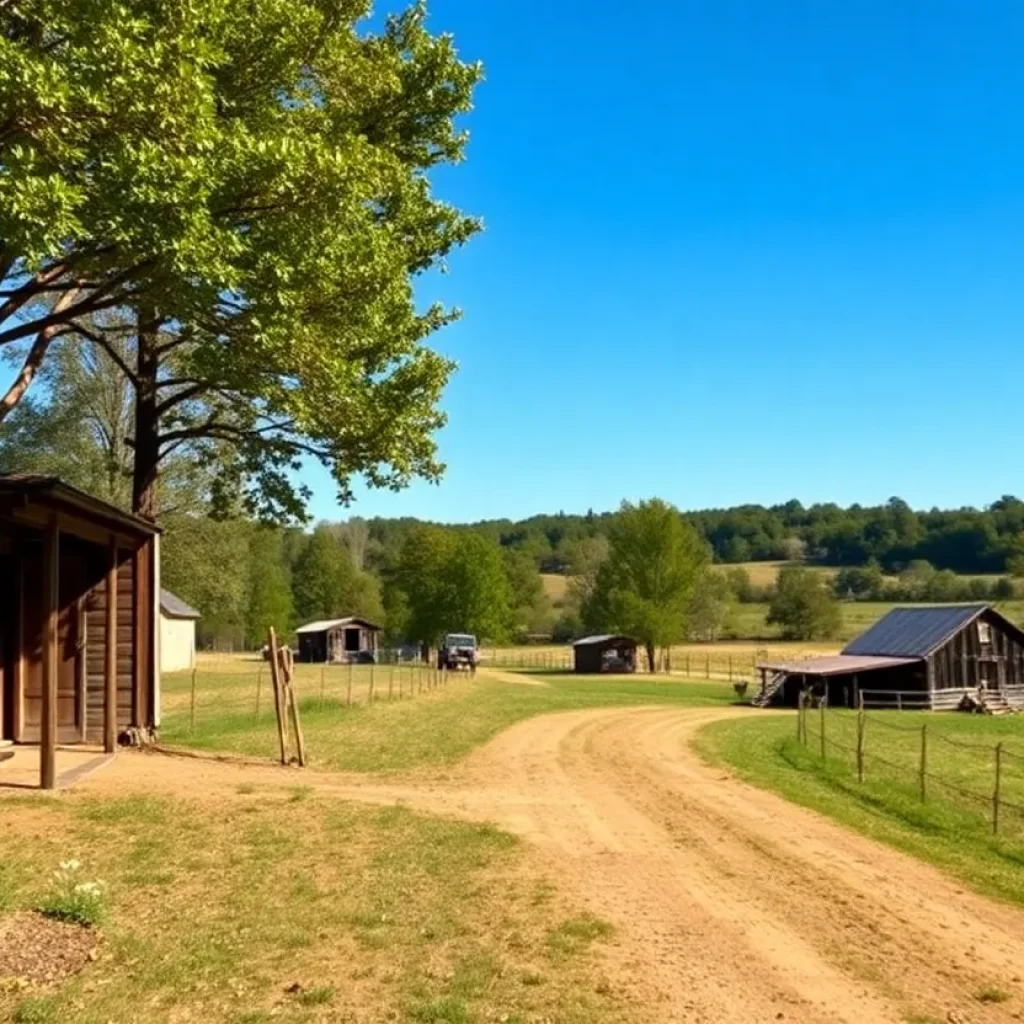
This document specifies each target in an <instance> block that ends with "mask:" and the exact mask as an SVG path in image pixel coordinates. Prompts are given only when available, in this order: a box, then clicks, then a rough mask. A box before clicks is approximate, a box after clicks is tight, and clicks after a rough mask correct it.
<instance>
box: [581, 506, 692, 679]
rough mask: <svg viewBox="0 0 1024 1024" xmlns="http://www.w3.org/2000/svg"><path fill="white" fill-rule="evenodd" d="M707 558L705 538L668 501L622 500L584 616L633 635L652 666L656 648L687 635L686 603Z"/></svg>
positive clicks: (590, 624) (595, 624) (589, 622)
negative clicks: (634, 501) (637, 501)
mask: <svg viewBox="0 0 1024 1024" xmlns="http://www.w3.org/2000/svg"><path fill="white" fill-rule="evenodd" d="M709 562H710V552H709V549H708V546H707V544H706V543H705V542H704V540H703V539H702V538H701V536H700V534H699V533H698V532H697V530H696V529H695V528H694V527H693V526H692V525H691V524H690V523H688V522H686V521H684V519H683V518H682V516H680V514H679V512H678V510H677V509H675V508H674V507H673V506H672V505H669V504H668V503H667V502H664V501H661V500H660V499H658V498H653V499H651V500H650V501H642V502H640V503H639V504H637V505H631V504H629V503H628V502H624V503H623V505H622V507H621V509H620V510H619V513H618V515H617V516H616V517H615V519H614V521H613V522H612V523H611V525H610V527H609V550H608V557H607V559H606V560H605V561H604V562H603V563H602V565H601V567H600V569H599V570H598V572H597V580H596V585H595V587H594V591H593V593H592V594H591V595H590V598H589V599H588V601H587V604H586V606H585V607H584V616H583V617H584V622H585V624H586V625H587V627H588V628H590V629H596V630H608V631H615V632H621V633H626V634H629V635H631V636H633V637H635V638H636V640H637V641H639V642H640V643H641V644H643V646H644V648H645V650H646V651H647V661H648V666H649V667H650V670H651V671H652V672H653V671H654V656H655V651H656V649H657V648H658V647H664V646H668V645H670V644H672V643H675V642H676V641H678V640H681V639H682V638H683V637H684V636H685V635H686V624H687V615H688V612H689V609H690V604H691V602H692V600H693V595H694V592H695V591H696V588H697V584H698V582H699V581H700V579H701V576H702V574H703V572H704V570H705V568H706V566H707V565H708V563H709Z"/></svg>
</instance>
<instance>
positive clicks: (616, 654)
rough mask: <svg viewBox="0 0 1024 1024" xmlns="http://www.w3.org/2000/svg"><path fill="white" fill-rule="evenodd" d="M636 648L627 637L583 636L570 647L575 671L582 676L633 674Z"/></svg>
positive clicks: (634, 643)
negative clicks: (614, 673)
mask: <svg viewBox="0 0 1024 1024" xmlns="http://www.w3.org/2000/svg"><path fill="white" fill-rule="evenodd" d="M636 646H637V644H636V641H635V640H634V639H633V638H632V637H628V636H616V635H614V634H602V635H600V636H585V637H583V639H582V640H577V641H576V642H575V643H574V644H573V645H572V650H573V664H574V667H575V671H576V672H577V673H578V674H582V675H603V674H606V673H613V672H616V673H630V672H635V671H636Z"/></svg>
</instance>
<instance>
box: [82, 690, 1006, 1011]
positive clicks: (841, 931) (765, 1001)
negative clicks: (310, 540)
mask: <svg viewBox="0 0 1024 1024" xmlns="http://www.w3.org/2000/svg"><path fill="white" fill-rule="evenodd" d="M736 713H737V712H736V711H731V710H725V711H723V710H720V709H715V710H694V709H676V710H662V709H640V710H619V709H614V710H599V711H583V712H572V713H567V714H558V715H549V716H546V717H543V718H537V719H532V720H530V721H528V722H524V723H522V724H520V725H517V726H515V727H513V728H512V729H510V730H508V731H507V732H505V733H503V734H502V735H501V736H499V737H498V738H497V739H495V740H494V741H493V742H491V743H490V744H489V745H488V746H487V747H485V748H483V749H482V750H480V751H479V752H477V753H476V754H474V755H473V756H472V757H471V758H469V759H468V760H467V762H466V763H465V764H464V765H463V766H462V767H461V768H460V769H459V770H457V771H456V772H454V773H449V774H448V776H447V778H446V779H445V781H444V782H443V783H442V782H431V781H430V780H429V779H421V780H418V781H417V780H410V782H409V783H408V784H405V783H402V784H394V785H392V784H374V783H367V782H364V781H362V780H358V779H353V778H351V777H344V776H337V775H326V774H319V775H307V774H303V775H301V776H297V775H295V774H289V775H287V776H284V774H283V773H282V772H280V771H273V770H270V769H250V768H240V767H237V766H232V765H218V764H213V765H211V764H209V763H206V762H194V761H167V760H166V759H156V758H153V759H151V760H152V761H153V762H154V763H156V762H157V761H159V762H160V767H159V769H158V770H155V771H153V772H147V773H146V774H148V775H149V776H150V779H149V783H148V784H147V788H165V787H166V788H169V789H175V790H177V789H180V788H181V787H186V788H187V789H188V790H189V791H190V792H191V793H195V792H196V791H197V789H198V790H204V789H205V790H206V791H207V792H216V791H220V792H222V793H229V792H232V791H233V789H234V787H236V786H237V785H238V783H240V782H241V781H242V780H245V781H249V782H252V781H261V782H262V781H264V780H265V781H267V784H271V785H277V784H286V783H287V784H293V785H294V784H296V783H300V782H301V783H302V784H304V785H311V786H315V787H316V788H318V789H321V790H323V791H324V792H325V793H332V794H337V795H339V796H345V797H349V798H355V799H360V800H370V801H375V802H376V801H400V802H405V803H408V804H410V805H411V806H414V807H417V808H421V809H424V810H429V811H434V812H441V813H447V814H454V815H458V816H460V817H468V818H474V819H488V820H491V821H494V822H496V823H498V824H500V825H501V826H503V827H505V828H507V829H509V830H511V831H514V832H516V833H518V834H520V835H522V836H524V837H525V838H526V839H528V840H529V841H530V842H531V843H533V844H534V845H535V846H536V847H537V849H538V851H539V852H540V853H541V855H542V858H543V860H544V862H545V864H546V869H547V871H548V873H549V875H550V877H551V878H552V879H554V880H557V881H558V882H559V885H560V888H563V889H565V890H566V891H568V893H569V894H570V895H572V896H574V897H575V899H576V901H577V902H578V904H580V905H581V906H583V907H585V908H587V909H589V910H590V911H592V912H593V913H595V914H598V915H600V916H601V917H604V918H606V919H608V920H610V921H611V922H613V923H614V925H615V928H616V932H615V939H614V941H613V943H612V945H611V947H610V948H608V949H607V951H606V958H607V964H606V972H607V974H608V976H609V978H610V979H611V982H612V985H613V987H615V988H616V989H617V990H618V991H619V992H620V993H621V994H622V995H623V996H624V998H625V999H626V1001H627V1004H628V1005H629V1006H630V1007H631V1019H634V1020H637V1021H645V1022H648V1021H650V1022H673V1024H674V1022H689V1024H733V1022H735V1024H760V1022H768V1021H789V1022H797V1024H826V1022H827V1024H838V1022H842V1024H876V1022H877V1024H883V1022H884V1024H908V1022H916V1024H938V1022H943V1024H947V1022H948V1024H982V1022H989V1021H992V1022H995V1021H1011V1020H1020V1019H1024V1012H1022V1010H1021V1006H1022V1003H1024V980H1022V976H1024V913H1021V912H1019V911H1017V910H1014V909H1011V908H1007V907H1003V906H1000V905H998V904H995V903H993V902H990V901H988V900H985V899H983V898H982V897H979V896H976V895H974V894H972V893H970V892H966V891H965V890H964V889H963V888H962V887H961V886H960V885H958V884H957V883H956V882H954V881H951V880H950V879H948V878H947V877H946V876H944V875H942V874H941V873H940V872H938V871H935V870H933V869H932V868H929V867H927V866H925V865H923V864H921V863H920V862H918V861H916V860H914V859H913V858H910V857H907V856H904V855H902V854H900V853H898V852H895V851H893V850H891V849H889V848H887V847H883V846H879V845H878V844H876V843H874V842H872V841H870V840H868V839H865V838H862V837H860V836H858V835H855V834H853V833H850V832H847V831H846V830H844V829H842V828H840V827H839V826H837V825H834V824H832V823H830V822H829V821H828V820H826V819H824V818H822V817H820V816H818V815H816V814H814V813H812V812H809V811H806V810H803V809H801V808H799V807H796V806H794V805H792V804H789V803H787V802H786V801H784V800H782V799H780V798H778V797H775V796H773V795H772V794H770V793H765V792H762V791H760V790H757V789H755V788H753V787H751V786H748V785H746V784H744V783H741V782H739V781H736V780H735V779H732V778H731V777H730V776H728V775H727V774H726V773H724V772H722V771H721V770H717V769H713V768H709V767H707V766H706V765H704V764H703V763H702V762H701V761H700V760H699V759H698V758H697V757H696V755H695V754H693V753H692V752H691V751H690V749H689V746H688V741H689V739H690V738H691V737H692V735H693V734H694V732H695V731H696V730H697V729H699V728H700V727H701V726H703V725H705V724H707V723H708V722H710V721H713V720H715V719H718V718H721V717H724V716H727V715H730V714H736ZM740 713H742V712H740ZM132 760H133V759H131V758H127V757H126V758H122V759H119V762H118V764H117V765H115V766H111V769H109V770H105V771H104V772H103V773H101V774H99V775H97V776H96V777H95V778H94V779H90V780H89V782H88V783H87V784H86V785H88V786H89V787H93V786H95V787H97V788H100V789H102V788H104V787H106V786H111V785H117V784H121V785H123V784H124V783H126V782H128V781H129V780H130V779H131V775H132V772H131V761H132ZM996 988H998V989H1000V990H1002V991H1004V992H1005V993H1007V994H1011V995H1012V998H1011V999H1010V1000H1008V1001H1006V1002H986V1001H984V997H985V995H986V993H988V994H989V995H990V996H994V994H995V989H996Z"/></svg>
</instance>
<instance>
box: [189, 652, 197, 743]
mask: <svg viewBox="0 0 1024 1024" xmlns="http://www.w3.org/2000/svg"><path fill="white" fill-rule="evenodd" d="M188 731H189V732H190V733H194V732H195V731H196V668H195V666H194V665H193V666H192V700H191V702H190V704H189V711H188Z"/></svg>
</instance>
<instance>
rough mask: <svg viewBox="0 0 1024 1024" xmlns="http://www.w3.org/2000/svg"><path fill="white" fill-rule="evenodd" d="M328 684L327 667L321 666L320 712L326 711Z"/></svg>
mask: <svg viewBox="0 0 1024 1024" xmlns="http://www.w3.org/2000/svg"><path fill="white" fill-rule="evenodd" d="M326 684H327V666H326V665H321V666H320V710H321V711H323V709H324V686H325V685H326Z"/></svg>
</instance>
